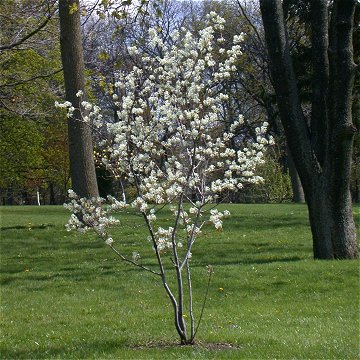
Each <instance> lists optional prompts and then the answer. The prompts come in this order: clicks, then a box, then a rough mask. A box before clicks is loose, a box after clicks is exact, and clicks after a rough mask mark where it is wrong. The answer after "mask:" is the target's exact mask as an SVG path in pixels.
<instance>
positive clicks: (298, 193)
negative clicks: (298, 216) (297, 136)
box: [287, 148, 305, 203]
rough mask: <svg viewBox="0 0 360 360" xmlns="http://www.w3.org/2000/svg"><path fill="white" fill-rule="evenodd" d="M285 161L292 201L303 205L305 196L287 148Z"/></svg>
mask: <svg viewBox="0 0 360 360" xmlns="http://www.w3.org/2000/svg"><path fill="white" fill-rule="evenodd" d="M287 160H288V166H289V175H290V180H291V188H292V191H293V201H294V202H295V203H305V194H304V189H303V187H302V185H301V180H300V177H299V174H298V172H297V170H296V167H295V163H294V160H293V157H292V155H291V152H290V149H289V148H287Z"/></svg>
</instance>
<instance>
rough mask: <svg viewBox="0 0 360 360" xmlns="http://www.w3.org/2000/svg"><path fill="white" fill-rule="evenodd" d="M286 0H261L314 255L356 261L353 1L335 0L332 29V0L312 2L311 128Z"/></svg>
mask: <svg viewBox="0 0 360 360" xmlns="http://www.w3.org/2000/svg"><path fill="white" fill-rule="evenodd" d="M281 3H282V2H281V0H260V6H261V13H262V18H263V24H264V29H265V38H266V43H267V49H268V52H269V59H270V65H271V74H272V78H273V84H274V88H275V92H276V96H277V102H278V106H279V111H280V117H281V121H282V123H283V126H284V130H285V134H286V139H287V142H288V145H289V148H290V150H291V153H292V155H293V159H294V162H295V166H296V169H297V170H298V173H299V176H300V178H301V182H302V185H303V188H304V192H305V197H306V201H307V204H308V208H309V218H310V224H311V230H312V235H313V248H314V257H315V258H317V259H334V258H336V259H343V258H348V259H352V258H357V257H358V244H357V240H356V229H355V224H354V219H353V215H352V211H351V197H350V191H349V184H350V167H351V166H350V165H351V156H352V143H353V137H354V133H355V128H354V126H353V124H352V119H351V91H352V86H353V79H354V70H355V66H354V64H353V61H352V19H353V15H354V8H355V0H338V1H335V2H334V8H333V12H332V13H333V16H332V21H331V29H330V31H329V29H328V17H327V16H328V8H327V5H328V1H327V0H312V1H311V6H312V8H311V14H312V21H311V28H312V38H311V41H312V52H313V57H312V67H313V74H314V75H313V86H312V113H311V126H310V127H309V126H308V123H307V121H306V119H305V116H304V114H303V111H302V107H301V104H300V100H299V95H298V89H297V82H296V78H295V74H294V70H293V64H292V59H291V56H290V50H289V45H288V41H287V33H286V27H285V24H284V17H283V12H282V4H281ZM329 33H330V41H329ZM329 44H330V49H329V50H330V51H329V54H330V57H329V55H328V48H329Z"/></svg>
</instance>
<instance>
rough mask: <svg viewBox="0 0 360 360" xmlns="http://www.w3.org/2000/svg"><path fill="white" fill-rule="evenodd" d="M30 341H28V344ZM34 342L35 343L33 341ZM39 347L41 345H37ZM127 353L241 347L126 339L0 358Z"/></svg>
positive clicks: (19, 351)
mask: <svg viewBox="0 0 360 360" xmlns="http://www.w3.org/2000/svg"><path fill="white" fill-rule="evenodd" d="M30 341H31V340H29V342H30ZM34 342H35V341H34ZM38 346H41V345H38ZM121 348H122V349H126V350H127V351H133V352H134V353H137V352H144V351H148V350H151V349H153V350H160V351H161V350H163V351H168V350H184V349H188V350H189V351H192V350H196V349H198V350H207V351H223V350H239V349H240V348H241V347H240V346H238V345H235V344H230V343H206V342H202V341H199V342H196V343H195V344H194V345H180V344H179V342H175V341H172V342H166V341H154V342H148V343H145V344H138V345H131V344H129V342H128V341H127V339H120V340H118V341H116V340H106V341H91V340H89V341H83V342H79V343H75V344H74V343H73V344H71V345H70V346H56V345H54V346H49V347H48V348H46V347H45V348H39V349H30V348H27V349H24V348H21V349H1V351H0V356H1V358H2V359H47V358H53V357H55V358H61V359H71V358H73V359H79V358H81V359H82V358H84V359H85V358H88V359H89V358H90V359H91V358H92V359H94V358H103V357H104V355H107V356H106V357H108V356H111V354H114V353H116V352H117V353H119V352H120V351H119V350H120V349H121Z"/></svg>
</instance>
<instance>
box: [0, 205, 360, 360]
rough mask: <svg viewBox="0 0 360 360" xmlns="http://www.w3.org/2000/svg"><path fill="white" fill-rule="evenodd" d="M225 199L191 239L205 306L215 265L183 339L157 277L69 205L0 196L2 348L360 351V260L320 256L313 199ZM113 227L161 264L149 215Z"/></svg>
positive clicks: (37, 353)
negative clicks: (74, 226)
mask: <svg viewBox="0 0 360 360" xmlns="http://www.w3.org/2000/svg"><path fill="white" fill-rule="evenodd" d="M222 207H223V208H227V209H229V210H230V211H231V213H232V216H231V218H230V219H228V220H226V222H225V224H224V231H223V232H213V231H212V230H211V229H210V228H209V229H205V230H204V234H203V236H202V237H201V238H200V239H199V241H198V243H197V244H195V248H194V251H193V259H192V266H193V269H194V270H193V271H194V275H193V286H194V297H195V298H194V301H195V306H196V308H195V311H196V314H195V315H197V316H198V314H199V309H200V305H201V303H202V301H203V294H204V292H205V289H206V281H207V278H206V265H208V264H212V265H213V266H214V270H215V273H214V277H213V280H212V283H211V286H210V290H209V298H208V302H207V307H206V309H205V312H204V318H203V323H202V325H201V327H200V330H199V333H198V338H197V340H198V342H197V345H195V346H193V347H191V346H186V347H184V346H178V345H177V342H178V339H177V336H176V333H175V329H174V327H173V321H172V313H171V305H170V304H169V303H168V300H167V298H166V296H165V294H164V290H163V288H162V286H161V284H160V283H159V279H158V278H157V277H155V276H154V275H152V274H150V273H144V272H143V271H142V270H140V269H138V268H133V267H130V266H128V265H126V264H124V263H122V262H120V261H119V260H118V258H116V257H115V255H114V254H113V253H112V252H111V251H110V249H109V248H108V247H106V246H105V245H104V244H103V242H102V241H100V240H97V239H96V238H95V237H94V236H92V235H90V236H82V235H81V234H77V233H69V232H67V231H66V230H65V229H64V224H65V223H66V221H67V218H68V216H69V215H68V213H67V211H66V210H65V209H63V208H62V207H56V206H52V207H50V206H41V207H31V206H28V207H26V206H22V207H0V211H1V324H0V326H1V345H0V346H1V352H0V357H1V359H24V358H26V359H43V358H48V359H50V358H51V359H54V358H55V359H83V358H86V359H214V358H216V359H274V358H278V359H280V358H281V359H306V358H308V359H310V358H311V359H356V358H358V357H359V262H358V261H314V260H313V259H312V244H311V234H310V231H309V226H308V219H307V210H306V206H304V205H291V204H284V205H233V204H232V205H226V206H225V205H222ZM354 213H355V216H356V220H357V223H359V220H360V207H358V206H357V207H355V208H354ZM168 216H169V214H168V213H166V212H164V214H163V219H162V220H163V221H166V218H167V217H168ZM114 235H115V236H114V239H115V241H116V244H117V246H118V247H119V249H121V251H123V252H125V253H128V254H131V253H132V251H134V250H136V251H139V252H140V254H141V257H142V261H143V263H144V264H146V265H148V266H152V264H155V261H154V259H153V253H152V250H151V248H150V246H149V243H148V242H147V241H146V236H147V235H146V233H145V228H144V227H143V226H142V224H141V222H140V219H138V218H137V217H134V216H132V215H131V214H130V215H128V216H125V217H123V218H122V221H121V225H120V227H119V228H118V229H116V230H114ZM216 344H217V345H216Z"/></svg>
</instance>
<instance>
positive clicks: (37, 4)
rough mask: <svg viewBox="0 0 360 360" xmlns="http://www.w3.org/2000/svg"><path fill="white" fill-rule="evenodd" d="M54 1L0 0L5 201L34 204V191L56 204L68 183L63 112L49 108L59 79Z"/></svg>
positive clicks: (0, 150) (0, 141)
mask: <svg viewBox="0 0 360 360" xmlns="http://www.w3.org/2000/svg"><path fill="white" fill-rule="evenodd" d="M55 5H56V2H55V1H50V0H49V1H38V0H36V1H32V2H28V1H14V0H6V1H4V2H1V4H0V18H1V24H2V26H1V29H0V64H1V80H0V122H1V123H0V126H1V132H0V153H1V175H2V176H1V183H0V192H1V197H2V203H5V204H6V203H26V204H30V203H34V197H35V196H36V191H39V192H40V195H41V202H42V203H44V202H46V203H47V202H50V198H51V199H52V203H54V202H61V201H63V199H64V196H65V192H66V188H67V186H68V183H69V179H68V156H67V151H66V147H67V137H66V127H65V126H64V125H65V122H64V119H65V114H59V112H58V111H56V110H55V109H54V102H55V101H56V100H58V95H59V94H61V92H62V83H63V81H62V78H61V76H60V71H61V62H60V51H59V46H58V38H57V36H56V33H57V31H58V25H57V22H56V18H55V17H54V13H55V10H56V8H57V7H56V6H55ZM9 14H11V16H10V15H9ZM64 131H65V132H64ZM64 150H65V153H64ZM50 154H52V155H53V156H49V155H50Z"/></svg>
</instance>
